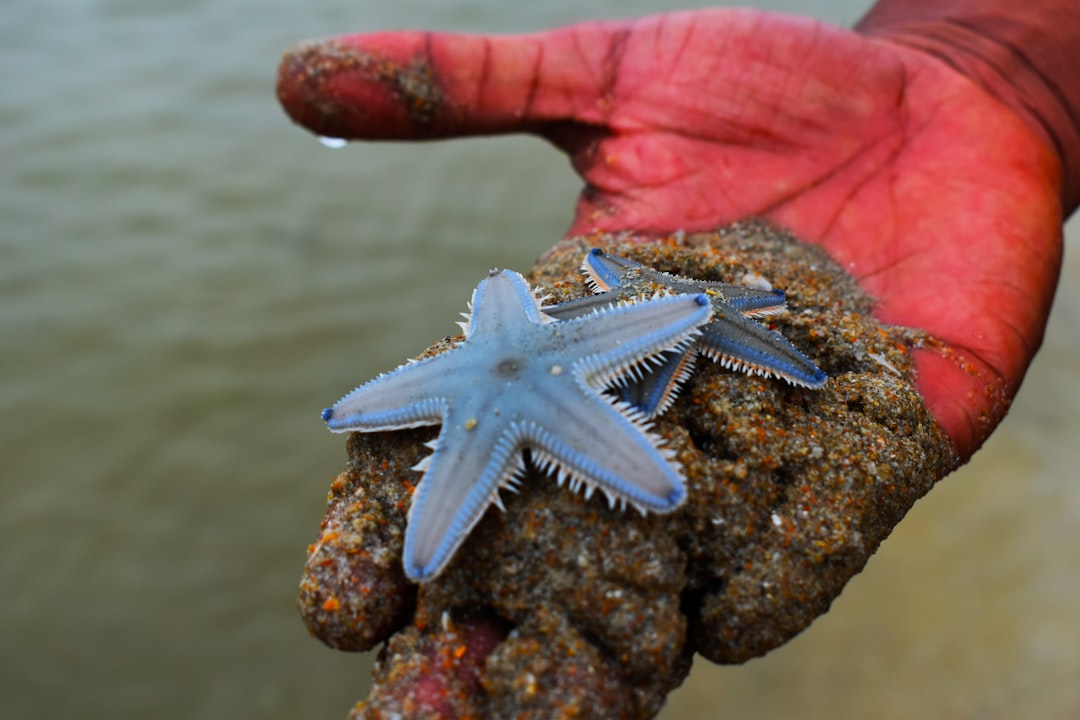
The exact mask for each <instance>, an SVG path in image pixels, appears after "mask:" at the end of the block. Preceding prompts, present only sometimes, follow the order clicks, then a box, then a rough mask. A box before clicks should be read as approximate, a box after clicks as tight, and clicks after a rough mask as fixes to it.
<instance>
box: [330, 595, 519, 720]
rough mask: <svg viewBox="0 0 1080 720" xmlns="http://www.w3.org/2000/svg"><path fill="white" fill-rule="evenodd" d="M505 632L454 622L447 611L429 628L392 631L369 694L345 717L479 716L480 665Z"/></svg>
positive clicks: (481, 621) (478, 620)
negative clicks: (396, 632)
mask: <svg viewBox="0 0 1080 720" xmlns="http://www.w3.org/2000/svg"><path fill="white" fill-rule="evenodd" d="M506 633H507V628H506V627H505V624H504V623H503V622H501V621H499V620H498V619H493V618H485V617H474V618H470V619H466V620H462V621H460V622H454V621H453V620H452V619H451V618H450V615H449V613H444V614H443V617H442V619H441V620H439V622H438V623H437V625H436V626H434V627H427V628H425V629H420V628H418V627H416V626H413V627H410V628H408V629H407V630H405V631H404V632H401V633H398V634H397V635H395V636H394V637H393V638H391V639H390V642H389V643H387V645H386V648H385V649H384V650H383V651H382V652H381V653H380V654H379V659H378V661H377V662H376V665H375V668H374V672H373V675H374V676H375V686H374V687H373V688H372V690H371V694H370V695H369V696H368V698H367V700H366V701H364V702H363V703H361V704H360V705H358V706H357V709H356V710H355V711H354V712H353V714H352V715H350V718H357V719H358V718H369V717H405V716H407V717H443V718H459V717H483V716H485V715H486V714H485V713H484V712H483V709H484V708H483V700H484V693H483V688H482V686H481V676H482V674H483V669H484V664H485V662H486V661H487V659H488V656H489V655H490V654H491V652H492V650H494V649H495V648H496V646H498V644H499V643H500V642H501V641H502V640H503V638H505V637H506Z"/></svg>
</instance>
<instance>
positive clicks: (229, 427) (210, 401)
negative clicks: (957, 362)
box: [0, 0, 1080, 718]
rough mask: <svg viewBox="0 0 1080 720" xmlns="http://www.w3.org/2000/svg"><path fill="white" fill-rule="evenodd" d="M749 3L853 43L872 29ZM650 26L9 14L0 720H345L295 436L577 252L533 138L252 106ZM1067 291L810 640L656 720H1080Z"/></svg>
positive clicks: (279, 5)
mask: <svg viewBox="0 0 1080 720" xmlns="http://www.w3.org/2000/svg"><path fill="white" fill-rule="evenodd" d="M705 4H706V3H681V6H684V7H685V6H688V5H705ZM759 5H760V6H763V7H769V8H771V9H779V10H790V11H798V12H803V13H807V14H816V15H817V16H819V17H822V18H824V19H827V20H831V21H833V22H837V23H839V24H850V23H851V22H852V21H853V20H854V19H855V18H857V17H858V16H859V15H860V14H861V13H862V11H863V10H864V9H865V8H866V7H867V6H868V5H869V3H868V2H855V1H854V0H851V1H847V2H845V1H843V0H834V1H833V2H828V3H820V2H819V3H810V2H808V1H806V0H804V1H803V2H797V1H795V0H790V1H789V2H786V3H768V4H766V3H759ZM670 7H673V5H672V4H665V3H663V2H652V3H649V2H645V1H644V0H623V1H619V0H604V1H602V2H594V3H591V4H590V5H589V6H588V7H583V4H582V3H580V2H572V1H570V0H555V1H552V2H547V3H520V4H514V5H513V6H507V5H506V4H503V3H498V2H494V0H473V1H469V0H455V1H454V2H439V0H411V1H409V2H401V3H396V4H393V5H391V4H390V3H379V2H371V1H368V2H362V1H361V2H357V0H316V1H315V2H311V3H307V4H301V3H295V2H293V3H287V2H283V1H282V0H260V1H256V0H233V1H232V2H206V1H201V0H186V1H184V0H171V1H168V0H158V1H157V2H145V1H141V0H97V1H90V0H5V2H4V3H2V4H0V68H2V69H3V73H4V78H5V79H4V81H3V83H0V158H2V160H0V337H2V339H3V342H2V350H0V378H2V379H3V384H2V386H0V409H2V414H0V422H2V423H3V427H2V429H3V432H2V433H0V457H2V458H3V468H4V470H3V473H2V475H0V545H2V547H3V548H4V551H3V553H2V554H0V638H2V639H0V717H4V718H53V717H59V716H62V715H75V714H77V715H79V716H81V717H91V718H93V717H111V718H122V717H140V718H141V717H151V716H152V717H158V718H225V717H247V718H286V717H297V716H301V717H308V718H317V717H326V718H340V717H343V716H344V713H345V712H346V710H347V708H348V707H349V706H350V705H351V703H352V702H354V701H355V700H356V699H358V698H360V697H362V696H363V694H364V693H365V692H366V687H367V684H368V667H369V662H370V660H369V658H367V657H365V656H359V655H352V656H350V655H345V654H342V653H338V652H334V651H330V650H328V649H325V648H323V647H322V646H321V645H319V644H318V643H317V642H316V641H314V640H311V639H310V638H308V637H307V635H306V633H305V631H304V629H303V626H302V624H301V622H300V621H299V619H298V618H297V616H296V613H295V610H294V608H293V601H294V596H295V591H296V583H297V580H298V578H299V573H300V569H301V565H302V562H303V559H304V550H305V546H306V544H307V543H308V542H310V541H311V539H312V538H313V537H314V534H315V532H316V529H317V527H318V522H319V519H320V517H321V514H322V510H323V502H324V493H325V491H326V489H327V486H328V484H329V481H330V479H331V478H332V477H333V475H334V474H335V473H336V472H337V470H338V469H339V468H340V465H341V462H342V459H343V456H344V448H343V442H342V438H341V437H339V436H332V435H330V434H329V433H327V432H325V429H324V428H323V426H322V423H321V422H319V420H318V411H319V409H320V408H322V407H323V406H324V405H326V404H327V403H328V402H330V401H332V400H333V399H335V398H336V397H337V396H338V395H339V394H340V393H341V392H342V391H343V390H344V389H347V388H349V387H351V386H352V385H353V384H355V383H357V382H359V381H360V380H362V379H365V378H367V377H370V376H372V375H374V374H375V373H376V372H378V371H380V370H384V369H387V368H389V367H391V366H393V365H395V364H396V363H398V362H400V361H401V360H402V359H403V358H405V357H406V356H408V355H412V354H415V353H416V352H418V351H419V350H421V349H422V348H423V347H425V346H426V345H427V344H428V343H429V342H430V341H431V340H432V339H434V338H437V337H440V336H443V335H445V334H448V333H451V332H454V326H453V325H452V321H453V319H454V316H453V314H452V313H451V314H450V315H447V314H446V313H431V312H430V311H429V309H430V308H432V307H437V308H451V309H454V308H464V301H465V299H466V298H467V297H468V294H469V292H470V291H471V288H472V287H473V285H474V284H475V283H476V281H477V279H478V274H477V273H478V272H482V271H484V270H486V269H487V268H489V267H494V266H499V267H503V266H508V267H513V268H518V269H522V270H523V269H526V268H527V267H528V266H529V265H530V264H531V262H532V260H533V259H534V258H535V257H536V256H537V255H538V254H539V253H541V252H542V251H543V250H544V249H546V248H547V247H548V246H549V245H550V244H551V243H552V242H553V241H554V240H555V239H556V238H558V237H559V236H560V235H561V233H562V231H563V229H564V228H565V226H566V224H567V222H568V220H569V213H570V209H571V208H572V205H573V202H574V198H575V195H576V193H577V189H578V182H577V180H576V179H575V178H574V177H573V175H572V174H571V172H570V170H569V168H568V167H567V163H566V162H565V160H563V158H561V157H560V156H558V155H557V154H555V153H553V152H551V151H550V149H549V148H547V146H545V145H544V144H542V143H540V142H538V141H535V140H531V139H528V138H513V139H485V140H472V141H463V142H457V143H446V144H427V145H418V146H409V145H380V146H370V145H369V146H350V147H348V148H346V149H342V150H336V151H330V150H327V149H326V148H324V147H322V146H320V145H319V143H318V142H317V141H316V140H315V138H313V137H311V136H309V135H307V134H306V133H303V132H301V131H299V130H298V129H296V128H294V127H292V126H291V125H290V124H289V122H288V121H287V120H286V118H285V117H284V116H283V115H282V114H281V112H280V111H279V110H278V108H277V106H276V103H275V100H274V96H273V80H274V71H275V67H276V63H277V59H278V57H279V55H280V53H281V51H282V50H283V49H284V48H285V47H287V46H288V45H290V44H292V43H293V42H295V41H297V40H299V39H302V38H305V37H319V36H325V35H331V34H336V33H341V32H346V31H349V32H351V31H362V30H376V29H385V28H393V27H429V28H439V29H457V30H476V31H524V30H531V29H537V28H542V27H549V26H553V25H558V24H562V23H567V22H572V21H574V20H579V19H585V18H587V17H594V18H595V17H614V16H630V15H638V14H642V13H646V12H653V11H658V10H662V9H666V8H670ZM1076 277H1080V268H1078V267H1077V266H1076V263H1074V262H1071V258H1070V263H1069V264H1068V266H1067V268H1066V276H1065V282H1064V283H1063V289H1062V292H1061V293H1060V294H1059V299H1058V304H1057V306H1056V308H1055V312H1054V316H1053V319H1052V327H1051V331H1050V335H1049V338H1048V342H1047V346H1046V347H1045V348H1044V350H1043V353H1042V354H1041V355H1040V357H1039V359H1038V360H1037V362H1036V365H1035V368H1034V369H1033V372H1032V374H1031V376H1029V379H1028V381H1027V383H1026V385H1025V387H1024V391H1023V392H1022V393H1021V396H1020V399H1019V400H1018V402H1017V405H1016V407H1015V409H1014V411H1013V414H1012V415H1011V416H1010V418H1009V420H1008V421H1007V422H1006V424H1005V425H1004V426H1003V428H1002V430H1001V431H1000V432H999V433H998V434H997V435H996V436H995V437H994V438H993V440H992V441H991V443H990V444H989V445H988V447H987V449H986V450H985V451H984V452H983V453H982V454H981V455H980V456H979V457H978V458H977V459H976V461H975V462H974V463H972V465H970V466H969V467H967V468H965V469H964V470H963V471H962V472H960V473H957V474H956V475H955V476H953V477H952V478H950V479H949V480H948V481H947V482H946V483H944V484H943V485H942V486H941V487H939V488H937V489H936V490H935V491H934V492H933V493H931V495H930V496H929V497H928V498H927V499H926V500H923V501H922V502H920V504H919V505H917V506H916V508H915V510H914V512H913V513H912V515H911V517H909V518H908V520H906V521H905V523H904V524H903V525H902V526H901V528H900V530H899V531H898V532H897V533H896V534H895V535H894V537H893V538H892V539H890V540H889V541H888V542H887V543H886V545H885V546H884V548H883V549H882V551H881V552H880V553H879V555H878V556H877V557H876V558H875V559H874V560H873V561H872V562H871V564H870V567H869V569H868V570H867V572H866V573H864V574H863V575H862V576H860V577H859V578H858V579H856V581H855V582H854V583H853V584H852V586H851V587H850V588H849V590H848V591H847V592H845V594H844V596H843V597H842V598H841V599H840V600H839V601H838V602H837V603H836V605H835V607H834V610H833V611H832V612H831V613H830V614H829V615H828V616H826V617H825V618H823V619H822V620H820V621H819V622H818V623H816V624H815V625H814V626H813V627H812V628H811V629H810V630H809V631H808V632H807V633H805V634H804V635H803V636H802V637H800V638H799V639H797V640H796V641H795V642H793V643H791V644H790V645H789V646H787V647H785V648H783V649H781V650H780V651H778V652H776V653H773V654H772V655H770V656H769V657H768V658H766V659H763V660H759V661H754V662H752V663H749V664H748V665H746V666H744V667H740V668H708V667H706V666H705V665H704V664H703V663H699V666H698V667H696V668H695V671H694V674H693V675H692V676H691V679H690V681H689V683H688V685H687V687H686V688H684V689H682V690H680V691H678V692H676V693H675V694H674V695H673V696H672V701H671V706H670V707H669V709H668V711H667V712H666V715H665V717H671V718H676V717H682V718H690V717H701V718H711V717H719V716H721V715H735V716H741V717H745V718H771V717H787V716H793V715H795V714H796V712H797V713H798V714H799V715H800V716H801V717H804V718H814V717H833V718H846V717H851V718H855V717H897V718H899V717H911V716H915V715H918V716H921V717H927V718H954V717H980V718H986V717H1001V718H1006V717H1015V716H1017V715H1020V714H1025V715H1028V714H1030V715H1033V716H1039V717H1044V718H1065V717H1075V716H1076V715H1077V714H1080V695H1078V691H1077V690H1076V689H1075V688H1076V683H1075V678H1076V677H1078V676H1080V650H1078V647H1080V621H1078V619H1077V617H1076V611H1075V608H1076V607H1077V606H1080V603H1078V602H1077V601H1078V600H1080V571H1078V569H1077V567H1076V563H1075V560H1074V559H1073V558H1071V557H1070V551H1071V549H1072V548H1074V547H1077V546H1078V545H1080V531H1078V527H1080V523H1078V520H1080V489H1078V486H1077V485H1076V484H1075V483H1072V482H1070V480H1071V478H1072V475H1071V472H1072V469H1073V468H1075V467H1077V466H1078V465H1080V457H1078V455H1080V448H1078V447H1077V444H1076V443H1075V442H1070V440H1071V439H1072V438H1074V437H1075V436H1076V434H1077V430H1078V426H1080V419H1078V418H1080V413H1078V412H1077V407H1078V404H1077V402H1076V401H1077V398H1078V397H1080V371H1078V369H1077V358H1080V340H1078V338H1080V332H1078V330H1080V293H1078V292H1077V291H1076V290H1075V288H1074V287H1072V286H1071V283H1070V282H1069V281H1070V280H1072V279H1074V278H1076ZM403 319H407V321H403ZM1033 709H1035V710H1037V712H1030V713H1029V711H1031V710H1033Z"/></svg>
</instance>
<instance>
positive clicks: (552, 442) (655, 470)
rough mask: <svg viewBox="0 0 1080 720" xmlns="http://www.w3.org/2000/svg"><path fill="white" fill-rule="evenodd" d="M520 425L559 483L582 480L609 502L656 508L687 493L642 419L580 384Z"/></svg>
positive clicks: (554, 396)
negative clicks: (554, 472)
mask: <svg viewBox="0 0 1080 720" xmlns="http://www.w3.org/2000/svg"><path fill="white" fill-rule="evenodd" d="M551 423H555V424H554V425H552V424H551ZM523 428H524V432H525V438H526V443H527V444H528V446H529V448H530V450H531V453H532V457H533V459H534V460H535V461H536V462H537V463H538V464H539V465H540V467H541V468H544V469H546V470H549V471H551V470H554V469H555V466H558V471H559V472H558V478H559V480H560V482H561V481H564V480H567V479H570V482H571V483H572V484H574V483H577V482H584V483H586V484H587V485H590V486H594V487H599V488H600V489H602V490H604V492H606V493H607V495H608V497H609V499H611V500H612V501H613V502H614V501H615V500H622V501H625V502H627V503H630V504H631V505H634V506H635V507H638V508H639V509H642V510H653V511H656V512H669V511H671V510H673V509H674V508H676V507H677V506H678V505H679V504H680V503H681V502H682V501H683V499H684V498H685V497H686V489H685V486H684V484H683V480H682V476H681V475H680V473H679V470H678V469H677V466H676V465H675V464H674V463H673V462H672V459H671V457H670V453H669V452H667V451H666V450H664V449H662V448H661V447H660V446H659V444H660V441H659V438H657V437H656V436H655V435H653V434H652V433H650V432H649V431H648V430H647V429H646V427H645V424H644V418H643V417H642V416H641V415H640V414H638V413H636V412H635V411H634V410H633V409H632V408H630V406H628V405H625V404H622V405H620V406H618V407H617V406H616V405H614V404H612V403H611V402H608V401H607V400H605V399H604V398H602V397H601V396H600V395H599V394H598V393H597V392H595V391H594V390H591V389H590V388H586V387H584V386H583V385H581V386H578V387H574V386H566V387H564V388H561V391H560V392H558V393H553V394H552V395H551V396H550V397H549V398H548V402H547V403H545V408H544V411H543V414H542V415H540V416H534V418H533V419H530V420H528V421H526V422H525V423H524V424H523ZM554 428H557V431H556V430H555V429H554Z"/></svg>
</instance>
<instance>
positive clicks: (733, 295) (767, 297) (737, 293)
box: [698, 283, 787, 317]
mask: <svg viewBox="0 0 1080 720" xmlns="http://www.w3.org/2000/svg"><path fill="white" fill-rule="evenodd" d="M703 285H705V286H706V287H703V288H701V289H699V290H698V292H705V293H706V294H709V295H711V292H710V290H711V289H712V288H710V287H709V286H712V285H716V286H719V287H717V288H716V292H717V294H718V295H719V296H720V298H721V299H722V301H723V302H726V303H727V304H728V305H730V306H731V307H732V308H734V309H735V310H738V311H739V312H741V313H742V314H743V315H749V316H750V317H760V316H762V315H775V314H776V313H781V312H784V311H785V310H787V300H786V296H785V295H784V291H783V290H762V289H761V288H755V287H750V286H748V285H729V284H727V283H703Z"/></svg>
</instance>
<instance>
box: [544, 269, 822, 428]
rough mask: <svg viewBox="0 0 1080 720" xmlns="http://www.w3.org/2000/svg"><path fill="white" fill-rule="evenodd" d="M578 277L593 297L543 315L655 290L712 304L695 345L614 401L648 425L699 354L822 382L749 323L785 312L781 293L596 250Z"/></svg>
mask: <svg viewBox="0 0 1080 720" xmlns="http://www.w3.org/2000/svg"><path fill="white" fill-rule="evenodd" d="M581 269H582V270H583V271H584V272H585V274H586V276H587V277H588V281H589V285H590V287H591V288H592V289H593V291H594V292H596V293H598V294H597V295H593V296H592V297H587V298H581V299H579V300H571V301H570V302H566V303H562V304H560V305H556V306H554V307H551V308H547V309H546V310H545V312H547V314H549V315H551V316H552V317H555V318H557V319H560V320H563V319H569V318H573V317H577V316H579V315H581V314H583V313H588V312H592V311H594V310H595V309H596V308H597V307H603V306H606V305H608V304H610V303H614V302H620V301H625V300H626V299H627V298H632V297H634V296H637V295H640V294H642V293H649V294H651V293H654V292H657V291H658V290H665V291H667V292H672V293H694V294H697V293H705V294H706V295H707V296H708V297H709V299H710V300H711V301H712V306H713V318H712V321H711V322H710V323H709V324H708V325H706V326H705V327H704V328H702V333H701V337H700V338H699V339H698V341H697V343H696V344H695V345H694V346H692V347H690V348H688V349H684V350H676V351H671V352H668V353H667V354H666V355H665V357H664V360H663V363H662V364H661V366H660V367H659V369H657V370H655V371H654V372H652V373H650V374H648V375H647V376H645V377H644V378H643V379H641V380H638V381H635V382H630V383H627V384H625V385H624V386H622V387H621V388H620V390H619V394H620V397H621V398H622V399H623V400H624V401H625V402H627V403H629V404H631V405H633V406H635V407H637V408H638V409H639V410H640V411H641V412H642V413H643V414H644V415H645V416H646V417H655V416H656V415H659V414H661V413H663V412H664V411H665V410H666V409H667V408H668V407H669V406H670V405H671V403H672V402H674V399H675V395H676V393H677V391H678V388H679V386H680V385H681V384H682V383H683V382H684V381H685V380H686V379H687V378H688V377H689V376H690V372H691V370H692V369H693V366H694V361H695V359H696V356H697V355H698V354H699V353H700V354H703V355H705V356H706V357H708V358H710V359H711V360H715V361H717V362H719V363H720V364H721V365H723V366H724V367H726V368H730V369H733V370H744V371H746V372H749V373H756V374H758V375H763V376H766V377H768V376H776V377H780V378H783V379H784V380H787V381H788V382H789V383H792V384H793V385H802V386H804V387H809V388H819V387H821V386H822V385H824V384H825V381H826V380H827V379H828V377H827V376H826V375H825V373H824V372H822V371H821V370H820V369H819V368H818V367H817V366H816V365H814V363H813V362H812V361H811V360H810V359H809V358H808V357H806V356H805V355H803V354H802V353H801V352H799V350H798V349H797V348H796V347H795V346H794V345H792V344H791V343H790V342H788V341H787V339H786V338H784V336H783V335H781V334H780V333H778V332H775V331H773V330H770V329H769V328H767V327H765V326H764V325H761V324H760V323H757V322H754V320H753V318H758V317H763V316H766V315H773V314H776V313H779V312H783V311H784V310H785V309H786V306H785V298H784V293H783V292H782V291H780V290H762V289H758V288H752V287H747V286H744V285H729V284H727V283H721V282H710V281H706V280H694V279H692V278H685V277H680V276H678V275H671V274H668V273H665V272H660V271H659V270H654V269H652V268H649V267H646V266H644V265H642V264H640V263H636V262H634V261H633V260H629V259H627V258H624V257H619V256H618V255H607V254H605V253H604V251H603V250H601V249H600V248H593V249H592V250H590V251H589V253H588V254H587V255H586V256H585V260H584V262H582V265H581Z"/></svg>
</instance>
